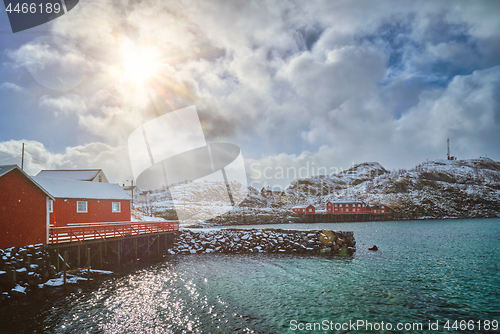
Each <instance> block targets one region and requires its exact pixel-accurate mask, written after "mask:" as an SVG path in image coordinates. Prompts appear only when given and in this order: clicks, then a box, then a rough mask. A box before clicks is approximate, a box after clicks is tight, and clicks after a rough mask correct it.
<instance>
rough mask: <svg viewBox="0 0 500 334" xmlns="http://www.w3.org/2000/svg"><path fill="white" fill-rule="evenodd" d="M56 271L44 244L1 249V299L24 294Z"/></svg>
mask: <svg viewBox="0 0 500 334" xmlns="http://www.w3.org/2000/svg"><path fill="white" fill-rule="evenodd" d="M55 273H56V270H55V267H54V266H52V265H50V257H49V253H48V252H47V250H46V249H45V246H44V245H42V244H39V245H30V246H25V247H10V248H6V249H0V292H1V294H0V300H1V299H4V298H10V297H11V296H15V297H20V296H23V295H25V294H26V292H28V291H30V290H33V289H36V288H38V287H39V286H40V284H42V283H43V282H46V281H47V280H48V279H49V278H53V277H54V275H55Z"/></svg>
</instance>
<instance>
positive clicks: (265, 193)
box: [260, 186, 285, 197]
mask: <svg viewBox="0 0 500 334" xmlns="http://www.w3.org/2000/svg"><path fill="white" fill-rule="evenodd" d="M260 194H261V195H262V196H264V197H272V196H285V192H284V191H283V190H273V188H271V187H269V186H267V187H265V188H262V189H261V190H260Z"/></svg>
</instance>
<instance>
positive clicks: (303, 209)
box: [292, 204, 316, 214]
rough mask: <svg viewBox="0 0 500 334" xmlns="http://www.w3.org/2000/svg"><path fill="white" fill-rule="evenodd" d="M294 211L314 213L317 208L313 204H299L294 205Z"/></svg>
mask: <svg viewBox="0 0 500 334" xmlns="http://www.w3.org/2000/svg"><path fill="white" fill-rule="evenodd" d="M292 211H293V212H295V213H298V214H313V213H316V208H315V207H314V206H313V205H312V204H309V205H297V206H294V207H292Z"/></svg>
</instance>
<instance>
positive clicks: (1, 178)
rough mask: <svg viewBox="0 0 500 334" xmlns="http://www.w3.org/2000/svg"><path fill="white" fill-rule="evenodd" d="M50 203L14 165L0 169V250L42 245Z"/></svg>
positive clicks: (49, 198)
mask: <svg viewBox="0 0 500 334" xmlns="http://www.w3.org/2000/svg"><path fill="white" fill-rule="evenodd" d="M54 199H55V198H54V197H53V196H52V195H51V194H50V193H48V192H47V190H45V189H44V188H43V187H42V186H40V185H39V184H38V183H36V182H35V181H33V179H32V178H31V177H30V176H29V175H28V174H26V173H25V172H24V171H22V170H21V168H19V167H18V166H17V165H8V166H0V248H8V247H21V246H26V245H35V244H43V243H46V242H47V240H48V225H49V216H48V209H49V206H50V201H52V200H54Z"/></svg>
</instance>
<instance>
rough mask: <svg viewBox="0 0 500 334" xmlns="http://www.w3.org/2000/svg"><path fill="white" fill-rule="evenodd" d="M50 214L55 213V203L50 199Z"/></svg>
mask: <svg viewBox="0 0 500 334" xmlns="http://www.w3.org/2000/svg"><path fill="white" fill-rule="evenodd" d="M49 212H50V213H52V212H54V201H53V200H51V199H49Z"/></svg>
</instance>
